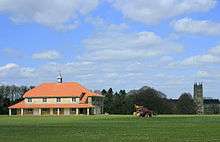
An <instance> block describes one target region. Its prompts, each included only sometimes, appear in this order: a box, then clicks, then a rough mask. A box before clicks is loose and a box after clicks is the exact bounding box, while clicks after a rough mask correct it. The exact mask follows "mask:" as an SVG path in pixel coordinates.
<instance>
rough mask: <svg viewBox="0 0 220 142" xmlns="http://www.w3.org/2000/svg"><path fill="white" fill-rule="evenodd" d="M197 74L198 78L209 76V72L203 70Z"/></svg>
mask: <svg viewBox="0 0 220 142" xmlns="http://www.w3.org/2000/svg"><path fill="white" fill-rule="evenodd" d="M196 76H197V77H198V78H206V77H209V76H210V75H209V73H208V72H207V71H202V70H199V71H198V72H197V74H196Z"/></svg>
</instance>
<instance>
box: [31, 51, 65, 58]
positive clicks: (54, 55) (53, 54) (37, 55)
mask: <svg viewBox="0 0 220 142" xmlns="http://www.w3.org/2000/svg"><path fill="white" fill-rule="evenodd" d="M60 57H61V55H60V53H59V52H57V51H54V50H50V51H45V52H40V53H34V54H33V55H32V58H33V59H40V60H56V59H59V58H60Z"/></svg>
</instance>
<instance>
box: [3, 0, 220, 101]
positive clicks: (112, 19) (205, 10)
mask: <svg viewBox="0 0 220 142" xmlns="http://www.w3.org/2000/svg"><path fill="white" fill-rule="evenodd" d="M219 13H220V4H219V1H217V0H154V1H150V0H149V1H146V0H135V1H133V0H93V1H91V0H65V1H60V0H39V1H35V0H27V1H26V0H17V1H16V2H15V1H12V0H1V1H0V59H1V60H0V83H1V84H16V85H38V84H40V83H42V82H54V81H56V76H57V74H58V72H59V71H61V72H62V74H63V76H64V81H76V82H80V83H81V84H83V85H85V86H87V87H88V88H90V89H93V90H94V89H103V88H106V89H108V88H109V87H112V88H113V89H114V90H119V89H126V90H131V89H137V88H140V87H142V86H145V85H147V86H151V87H153V88H156V89H158V90H160V91H162V92H164V93H165V94H166V95H167V96H168V97H172V98H177V97H178V96H179V95H180V94H181V93H183V92H190V93H192V87H193V83H194V82H203V83H204V93H205V94H204V95H205V96H207V97H214V98H220V97H219V85H220V40H219V37H220V14H219Z"/></svg>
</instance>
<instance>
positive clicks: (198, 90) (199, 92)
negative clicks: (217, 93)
mask: <svg viewBox="0 0 220 142" xmlns="http://www.w3.org/2000/svg"><path fill="white" fill-rule="evenodd" d="M194 101H195V103H196V106H197V108H196V112H197V114H220V101H219V100H218V99H212V98H204V97H203V85H202V83H195V84H194Z"/></svg>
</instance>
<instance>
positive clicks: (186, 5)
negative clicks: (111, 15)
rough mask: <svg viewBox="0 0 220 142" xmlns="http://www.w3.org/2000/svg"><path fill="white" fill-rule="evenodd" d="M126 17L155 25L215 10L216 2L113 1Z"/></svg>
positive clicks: (168, 0) (180, 0) (187, 0)
mask: <svg viewBox="0 0 220 142" xmlns="http://www.w3.org/2000/svg"><path fill="white" fill-rule="evenodd" d="M111 2H112V3H113V5H114V7H115V8H116V9H118V10H120V11H121V12H122V14H123V15H124V17H126V18H129V19H132V20H135V21H139V22H143V23H145V24H154V23H157V22H159V21H161V20H163V19H167V18H171V17H174V16H178V15H182V14H187V13H192V12H203V11H208V10H209V9H211V8H213V7H214V6H215V4H216V0H154V1H150V0H111Z"/></svg>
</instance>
